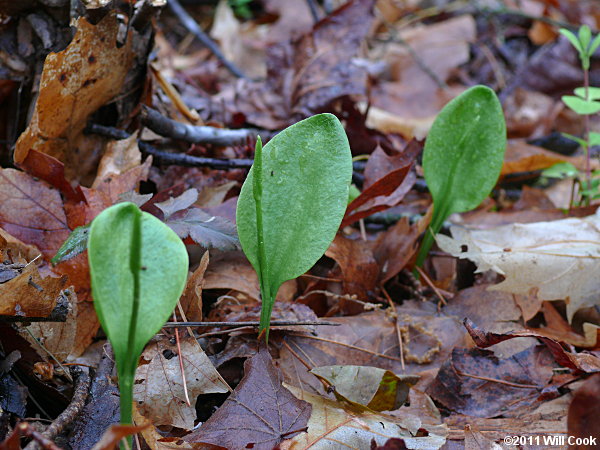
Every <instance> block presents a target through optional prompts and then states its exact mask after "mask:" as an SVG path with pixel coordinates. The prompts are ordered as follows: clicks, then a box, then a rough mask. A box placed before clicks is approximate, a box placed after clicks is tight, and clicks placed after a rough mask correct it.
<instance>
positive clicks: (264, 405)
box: [183, 347, 311, 450]
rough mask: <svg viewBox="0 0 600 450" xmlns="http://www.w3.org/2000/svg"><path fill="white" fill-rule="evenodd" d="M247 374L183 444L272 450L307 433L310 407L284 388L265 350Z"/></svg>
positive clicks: (247, 365)
mask: <svg viewBox="0 0 600 450" xmlns="http://www.w3.org/2000/svg"><path fill="white" fill-rule="evenodd" d="M244 374H245V375H244V378H243V379H242V381H240V384H238V386H237V387H236V389H235V391H234V392H233V393H232V394H231V395H230V396H229V398H228V399H227V400H225V403H223V405H222V406H221V407H220V408H219V409H218V410H217V411H216V412H215V413H214V414H213V415H212V416H211V417H210V419H208V421H206V422H205V423H204V424H202V426H201V427H200V428H199V429H198V430H196V431H194V432H192V433H190V434H188V435H187V436H185V437H184V438H183V440H184V441H186V442H192V443H202V444H212V445H218V446H224V447H226V448H248V446H251V447H252V448H254V449H258V450H261V449H268V450H271V449H272V448H273V447H275V446H276V445H277V444H279V443H280V442H281V441H282V440H283V439H285V438H290V437H293V436H295V435H296V434H298V433H300V432H302V431H305V430H306V424H307V422H308V419H309V417H310V416H311V406H310V404H309V403H307V402H305V401H302V400H298V399H297V398H296V397H294V396H293V395H292V394H291V393H290V392H289V390H287V389H286V388H284V387H283V385H282V384H281V382H282V376H281V373H280V372H279V371H278V370H277V369H276V368H275V367H274V366H273V360H272V359H271V355H270V354H269V351H268V350H267V349H266V348H265V347H262V348H260V349H259V351H258V353H257V354H256V355H255V356H253V357H252V358H250V359H249V360H247V361H246V362H245V363H244Z"/></svg>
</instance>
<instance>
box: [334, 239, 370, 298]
mask: <svg viewBox="0 0 600 450" xmlns="http://www.w3.org/2000/svg"><path fill="white" fill-rule="evenodd" d="M325 255H326V256H328V257H330V258H332V259H334V260H335V261H336V262H337V263H338V264H339V266H340V268H341V269H342V286H343V290H344V294H349V295H356V296H357V297H358V298H361V299H368V298H370V297H371V295H372V294H374V291H375V287H376V285H377V279H378V277H379V267H378V266H377V262H376V261H375V258H374V257H373V253H372V252H371V249H370V248H369V245H368V243H367V242H365V241H362V240H352V239H348V238H345V237H344V236H342V235H341V234H338V235H337V236H336V237H335V239H334V240H333V242H332V243H331V245H330V246H329V248H328V249H327V251H326V252H325Z"/></svg>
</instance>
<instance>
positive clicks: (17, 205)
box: [0, 169, 70, 259]
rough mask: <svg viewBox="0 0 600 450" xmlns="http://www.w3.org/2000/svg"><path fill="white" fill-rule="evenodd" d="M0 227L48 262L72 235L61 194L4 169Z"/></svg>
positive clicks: (0, 181)
mask: <svg viewBox="0 0 600 450" xmlns="http://www.w3.org/2000/svg"><path fill="white" fill-rule="evenodd" d="M0 226H1V227H2V228H3V229H4V230H5V231H6V232H8V233H9V234H11V235H12V236H14V237H16V238H17V239H19V240H21V241H23V242H25V243H27V244H31V245H35V246H36V247H37V248H39V249H40V251H41V252H42V254H43V255H44V257H45V258H47V259H50V258H52V256H54V252H55V251H56V250H57V249H58V248H60V246H61V245H62V243H63V242H64V240H65V239H66V238H67V237H68V236H69V232H70V230H69V227H68V225H67V217H66V216H65V212H64V210H63V202H62V199H61V197H60V193H59V192H58V191H57V190H56V189H53V188H51V187H48V185H46V183H44V182H43V181H35V180H34V179H33V178H32V177H31V176H29V175H27V174H26V173H23V172H19V171H18V170H14V169H0Z"/></svg>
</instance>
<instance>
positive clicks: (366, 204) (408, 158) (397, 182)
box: [341, 141, 423, 227]
mask: <svg viewBox="0 0 600 450" xmlns="http://www.w3.org/2000/svg"><path fill="white" fill-rule="evenodd" d="M422 148H423V146H422V145H421V144H419V143H417V142H416V141H411V142H410V143H409V144H408V145H407V146H406V148H405V149H404V151H403V152H402V153H399V154H397V155H394V156H388V155H387V154H386V153H385V152H384V151H383V150H382V149H381V147H378V148H377V149H376V150H375V151H374V152H373V154H372V155H371V157H370V158H369V161H368V162H367V166H366V167H365V184H364V190H363V192H362V193H361V194H360V195H359V196H358V197H356V198H355V199H354V200H353V201H352V202H351V203H350V204H349V205H348V208H347V210H346V215H345V216H344V220H343V221H342V225H341V226H342V227H344V226H346V225H349V224H351V223H354V222H356V221H357V220H359V219H362V218H364V217H367V216H370V215H371V214H374V213H376V212H379V211H384V210H386V209H388V208H390V207H392V206H395V205H397V204H398V203H400V201H401V200H402V199H403V198H404V196H405V195H406V194H407V193H408V191H410V189H411V188H412V186H413V184H414V183H415V180H416V175H415V173H414V172H413V171H411V168H412V166H413V162H414V160H415V158H416V157H417V156H418V155H419V154H420V153H421V150H422Z"/></svg>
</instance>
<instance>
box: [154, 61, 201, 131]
mask: <svg viewBox="0 0 600 450" xmlns="http://www.w3.org/2000/svg"><path fill="white" fill-rule="evenodd" d="M150 70H151V71H152V75H154V78H156V80H157V81H158V84H159V85H160V87H161V89H162V90H163V92H164V93H165V94H166V95H167V97H169V99H170V100H171V103H173V105H174V106H175V107H176V108H177V110H178V111H179V112H180V113H181V114H182V115H183V116H184V117H185V118H186V119H187V120H189V121H190V122H192V123H198V121H200V115H199V114H198V113H197V112H196V111H195V110H193V109H190V108H189V107H188V105H186V104H185V102H184V101H183V98H181V95H180V94H179V92H177V89H175V88H174V87H173V85H172V84H171V83H169V81H167V79H166V78H165V77H164V76H163V74H162V73H161V72H160V70H158V69H157V68H156V67H155V66H154V65H153V64H150Z"/></svg>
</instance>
